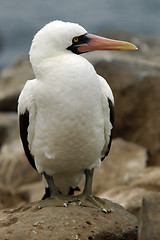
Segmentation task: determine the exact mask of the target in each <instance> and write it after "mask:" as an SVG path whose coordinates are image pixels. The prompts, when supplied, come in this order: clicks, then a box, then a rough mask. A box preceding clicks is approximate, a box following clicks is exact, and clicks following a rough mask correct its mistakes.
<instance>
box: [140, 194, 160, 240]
mask: <svg viewBox="0 0 160 240" xmlns="http://www.w3.org/2000/svg"><path fill="white" fill-rule="evenodd" d="M138 222H139V230H138V240H159V239H160V193H150V194H148V195H145V196H144V198H143V204H142V209H141V211H140V215H139V220H138Z"/></svg>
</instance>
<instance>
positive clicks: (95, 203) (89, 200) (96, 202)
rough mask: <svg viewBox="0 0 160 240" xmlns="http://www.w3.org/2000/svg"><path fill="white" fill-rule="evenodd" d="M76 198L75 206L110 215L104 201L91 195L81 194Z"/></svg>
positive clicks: (109, 209)
mask: <svg viewBox="0 0 160 240" xmlns="http://www.w3.org/2000/svg"><path fill="white" fill-rule="evenodd" d="M76 198H77V200H76V201H77V204H78V205H81V206H85V207H92V208H97V209H99V210H100V211H102V212H105V213H110V212H111V208H110V206H109V205H108V203H107V201H106V200H105V199H102V198H99V197H95V196H93V195H92V194H87V193H82V194H80V195H78V196H76Z"/></svg>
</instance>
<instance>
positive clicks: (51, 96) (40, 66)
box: [18, 21, 136, 212]
mask: <svg viewBox="0 0 160 240" xmlns="http://www.w3.org/2000/svg"><path fill="white" fill-rule="evenodd" d="M134 49H136V47H135V46H134V45H133V44H131V43H128V42H123V41H116V40H111V39H107V38H102V37H99V36H96V35H92V34H88V33H87V31H86V30H85V29H84V28H83V27H81V26H80V25H78V24H75V23H70V22H62V21H53V22H51V23H49V24H47V25H46V26H44V27H43V28H42V29H41V30H40V31H39V32H38V33H37V34H36V35H35V37H34V39H33V42H32V45H31V49H30V62H31V64H32V68H33V71H34V73H35V76H36V79H33V80H28V81H27V82H26V84H25V86H24V88H23V90H22V92H21V94H20V97H19V101H18V102H19V103H18V114H19V125H20V135H21V139H22V143H23V147H24V151H25V154H26V156H27V158H28V160H29V162H30V164H31V165H32V167H33V168H35V169H36V170H37V171H38V172H39V173H40V174H41V175H42V176H43V180H44V184H45V190H46V193H45V195H44V197H43V199H45V200H43V201H42V202H41V206H50V205H52V206H66V205H67V204H68V203H69V202H70V201H77V202H78V203H79V204H81V205H84V206H90V207H96V208H99V209H101V210H102V211H105V212H107V211H110V209H109V207H108V206H107V204H106V201H104V200H102V199H100V198H97V197H95V196H93V195H92V191H91V186H92V176H93V171H94V168H96V167H100V165H101V161H102V160H103V159H104V157H105V156H106V155H107V154H108V152H109V149H110V145H111V135H112V128H113V105H114V98H113V94H112V91H111V89H110V87H109V85H108V84H107V82H106V80H105V79H104V78H103V77H101V76H99V75H98V74H97V73H96V71H95V69H94V67H93V66H92V65H91V63H90V62H88V61H87V60H86V59H85V58H84V57H82V56H80V55H79V54H81V53H84V52H89V51H94V50H134ZM84 174H85V175H86V182H85V187H84V190H83V193H82V194H80V195H78V196H69V195H68V194H73V193H74V190H76V188H77V186H78V184H79V183H80V181H81V179H82V178H83V176H84ZM66 195H68V196H66Z"/></svg>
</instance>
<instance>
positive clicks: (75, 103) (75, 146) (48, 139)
mask: <svg viewBox="0 0 160 240" xmlns="http://www.w3.org/2000/svg"><path fill="white" fill-rule="evenodd" d="M71 63H72V62H70V64H66V67H65V69H64V68H63V69H61V66H60V67H58V66H57V68H55V69H56V70H55V71H54V73H53V71H52V74H53V75H52V79H50V80H49V79H48V80H47V81H46V82H42V81H40V84H39V85H38V86H37V87H36V89H35V101H36V106H37V116H36V125H35V138H34V141H33V144H34V145H35V146H34V149H37V147H38V149H41V153H42V155H45V157H46V158H48V159H49V158H50V159H52V158H59V159H61V160H63V157H64V158H65V159H66V158H69V159H70V161H71V162H72V164H74V161H75V156H76V157H78V155H79V156H81V158H82V159H83V158H86V157H88V158H92V157H91V155H96V154H97V153H98V154H99V153H100V148H102V147H101V146H102V145H103V144H102V142H103V141H104V139H103V137H102V136H103V131H104V130H103V119H102V107H101V90H100V85H99V81H98V78H97V75H96V72H95V71H94V69H93V67H92V66H91V65H90V64H88V65H87V67H86V66H85V67H84V64H83V63H79V65H78V63H77V64H71ZM78 66H79V67H78ZM49 75H50V76H51V73H50V74H49ZM42 133H43V134H42ZM42 136H43V137H42ZM93 149H95V153H94V151H93ZM83 155H84V157H83ZM95 157H96V158H98V156H95Z"/></svg>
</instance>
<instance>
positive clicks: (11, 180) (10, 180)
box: [0, 139, 40, 188]
mask: <svg viewBox="0 0 160 240" xmlns="http://www.w3.org/2000/svg"><path fill="white" fill-rule="evenodd" d="M0 180H1V182H2V183H3V184H5V185H7V186H8V185H10V186H12V187H14V188H15V187H16V188H17V187H19V186H21V185H23V184H27V183H31V182H34V181H37V180H40V175H39V174H38V173H37V172H36V171H35V170H34V169H33V168H32V167H31V166H30V164H29V162H28V160H27V158H26V157H25V154H24V150H23V148H22V144H21V142H20V139H14V140H13V141H12V142H10V143H6V144H4V145H3V146H2V148H1V153H0Z"/></svg>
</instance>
